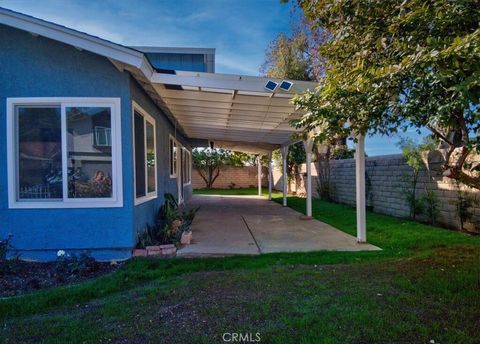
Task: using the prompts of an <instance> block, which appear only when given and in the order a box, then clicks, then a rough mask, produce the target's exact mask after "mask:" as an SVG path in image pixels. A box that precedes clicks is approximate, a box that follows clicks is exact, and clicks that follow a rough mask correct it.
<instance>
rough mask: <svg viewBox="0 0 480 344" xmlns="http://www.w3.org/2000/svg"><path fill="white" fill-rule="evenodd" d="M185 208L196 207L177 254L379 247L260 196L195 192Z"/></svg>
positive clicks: (231, 253)
mask: <svg viewBox="0 0 480 344" xmlns="http://www.w3.org/2000/svg"><path fill="white" fill-rule="evenodd" d="M188 207H189V208H190V207H200V210H199V212H198V213H197V216H196V218H195V220H194V221H193V224H192V231H193V243H192V244H191V245H187V246H184V247H183V248H181V249H180V250H179V251H178V253H177V255H178V256H191V257H196V256H215V255H219V256H225V255H234V254H260V253H270V252H301V251H319V250H330V251H363V250H379V248H378V247H376V246H373V245H370V244H357V241H356V238H355V237H353V236H351V235H348V234H346V233H344V232H342V231H340V230H338V229H335V228H334V227H332V226H330V225H327V224H325V223H323V222H320V221H318V220H314V219H313V220H303V219H301V214H300V213H298V212H296V211H295V210H293V209H290V208H288V207H282V206H281V205H280V204H277V203H275V202H272V201H269V200H267V199H266V198H264V197H259V196H210V195H194V196H193V197H192V199H191V200H190V201H189V202H188Z"/></svg>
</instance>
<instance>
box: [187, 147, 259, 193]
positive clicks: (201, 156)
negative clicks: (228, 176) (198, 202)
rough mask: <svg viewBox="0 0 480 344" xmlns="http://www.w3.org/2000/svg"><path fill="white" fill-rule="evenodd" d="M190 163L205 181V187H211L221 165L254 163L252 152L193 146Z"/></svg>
mask: <svg viewBox="0 0 480 344" xmlns="http://www.w3.org/2000/svg"><path fill="white" fill-rule="evenodd" d="M192 164H193V166H194V167H195V169H196V170H197V171H198V174H199V175H200V177H201V178H202V179H203V181H204V182H205V185H206V188H207V189H211V188H212V186H213V183H215V180H217V178H218V176H219V175H220V169H221V167H222V166H225V165H231V166H244V165H246V164H250V165H254V164H255V156H254V155H253V154H248V153H241V152H232V151H230V150H226V149H218V148H195V149H193V150H192Z"/></svg>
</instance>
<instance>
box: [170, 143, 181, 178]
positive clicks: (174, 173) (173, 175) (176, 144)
mask: <svg viewBox="0 0 480 344" xmlns="http://www.w3.org/2000/svg"><path fill="white" fill-rule="evenodd" d="M170 142H173V144H174V145H175V146H174V147H176V148H177V156H176V159H175V168H174V169H173V174H172V173H170V172H172V170H171V168H170V167H171V164H172V160H173V155H172V150H171V149H170ZM178 146H179V143H178V141H177V139H175V137H173V136H172V135H169V136H168V157H169V160H168V173H169V174H170V178H177V165H178Z"/></svg>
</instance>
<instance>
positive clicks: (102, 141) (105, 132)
mask: <svg viewBox="0 0 480 344" xmlns="http://www.w3.org/2000/svg"><path fill="white" fill-rule="evenodd" d="M111 145H112V129H110V128H105V127H95V146H111Z"/></svg>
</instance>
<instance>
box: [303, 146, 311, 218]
mask: <svg viewBox="0 0 480 344" xmlns="http://www.w3.org/2000/svg"><path fill="white" fill-rule="evenodd" d="M303 146H304V147H305V153H306V156H307V185H306V189H307V214H306V215H307V217H312V151H313V138H311V137H310V138H308V139H306V140H305V141H303Z"/></svg>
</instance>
